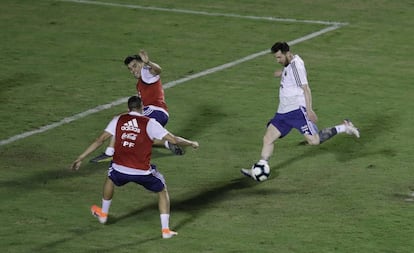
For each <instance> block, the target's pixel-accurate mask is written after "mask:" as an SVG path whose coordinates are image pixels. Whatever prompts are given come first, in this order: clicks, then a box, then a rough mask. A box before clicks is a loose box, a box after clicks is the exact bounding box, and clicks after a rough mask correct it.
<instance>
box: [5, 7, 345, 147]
mask: <svg viewBox="0 0 414 253" xmlns="http://www.w3.org/2000/svg"><path fill="white" fill-rule="evenodd" d="M63 1H70V0H63ZM70 2H89V1H76V0H73V1H70ZM93 3H96V2H93ZM107 5H110V4H107ZM157 9H158V8H157ZM163 10H164V9H163ZM165 10H167V9H165ZM194 14H195V13H194ZM343 25H344V24H339V23H335V25H332V26H329V27H326V28H324V29H322V30H319V31H317V32H313V33H310V34H308V35H305V36H303V37H300V38H298V39H295V40H292V41H289V42H288V44H290V45H295V44H298V43H300V42H303V41H306V40H310V39H312V38H315V37H317V36H320V35H322V34H324V33H327V32H330V31H333V30H336V29H338V28H340V27H342V26H343ZM268 53H269V50H268V49H267V50H264V51H261V52H258V53H254V54H251V55H248V56H246V57H243V58H241V59H238V60H235V61H232V62H229V63H225V64H223V65H220V66H217V67H214V68H210V69H207V70H204V71H201V72H199V73H196V74H193V75H189V76H187V77H184V78H181V79H178V80H175V81H172V82H168V83H166V84H164V85H163V87H164V89H168V88H171V87H174V86H176V85H178V84H181V83H184V82H187V81H190V80H193V79H196V78H199V77H202V76H206V75H209V74H212V73H215V72H218V71H221V70H224V69H227V68H230V67H233V66H236V65H238V64H240V63H243V62H246V61H249V60H252V59H254V58H257V57H259V56H262V55H265V54H268ZM127 100H128V97H124V98H120V99H117V100H115V101H113V102H111V103H108V104H104V105H99V106H97V107H95V108H92V109H89V110H87V111H84V112H81V113H78V114H75V115H73V116H70V117H66V118H64V119H62V120H60V121H58V122H55V123H52V124H49V125H46V126H42V127H40V128H38V129H35V130H32V131H28V132H24V133H21V134H18V135H15V136H12V137H10V138H8V139H4V140H1V141H0V146H3V145H6V144H9V143H12V142H15V141H17V140H20V139H24V138H26V137H29V136H32V135H35V134H39V133H43V132H46V131H48V130H51V129H53V128H56V127H59V126H62V125H64V124H67V123H70V122H72V121H75V120H78V119H81V118H84V117H86V116H89V115H91V114H94V113H97V112H101V111H103V110H106V109H109V108H112V107H114V106H117V105H120V104H123V103H126V102H127Z"/></svg>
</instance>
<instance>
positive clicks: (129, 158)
mask: <svg viewBox="0 0 414 253" xmlns="http://www.w3.org/2000/svg"><path fill="white" fill-rule="evenodd" d="M105 131H106V132H108V133H110V134H111V135H112V136H114V137H115V146H114V148H115V153H114V155H113V160H112V161H113V163H112V168H113V169H115V170H117V171H119V172H122V173H124V174H129V175H148V174H150V173H151V171H150V168H151V166H150V161H151V153H152V144H153V141H154V139H158V140H161V139H162V138H163V137H164V136H165V135H167V134H168V131H167V130H166V129H165V128H164V127H162V126H161V125H160V123H158V122H157V121H156V120H154V119H151V118H148V117H146V116H143V115H141V114H139V113H137V112H129V113H127V114H122V115H119V116H116V117H114V118H113V119H112V121H111V122H110V123H109V124H108V126H107V127H106V129H105Z"/></svg>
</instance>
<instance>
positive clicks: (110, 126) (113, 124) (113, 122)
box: [105, 116, 119, 136]
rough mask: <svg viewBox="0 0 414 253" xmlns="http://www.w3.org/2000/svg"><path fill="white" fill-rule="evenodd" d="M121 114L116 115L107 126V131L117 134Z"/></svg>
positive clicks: (113, 134)
mask: <svg viewBox="0 0 414 253" xmlns="http://www.w3.org/2000/svg"><path fill="white" fill-rule="evenodd" d="M118 119H119V116H115V117H114V118H113V119H112V120H111V122H109V124H108V125H107V126H106V128H105V132H107V133H110V134H111V135H112V136H115V131H116V124H117V123H118Z"/></svg>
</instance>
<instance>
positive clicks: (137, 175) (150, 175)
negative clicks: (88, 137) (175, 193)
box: [71, 96, 199, 238]
mask: <svg viewBox="0 0 414 253" xmlns="http://www.w3.org/2000/svg"><path fill="white" fill-rule="evenodd" d="M142 107H143V105H142V100H141V98H140V97H138V96H132V97H130V98H129V99H128V108H129V112H128V113H125V114H121V115H118V116H116V117H114V118H113V119H112V121H111V122H110V123H109V124H108V126H107V127H106V129H105V131H104V132H103V133H102V134H101V135H100V136H99V137H98V138H97V139H96V140H95V141H94V142H93V143H92V144H91V145H90V146H89V147H88V148H87V149H86V150H85V151H84V152H83V153H82V154H81V155H79V157H78V158H77V159H76V160H75V161H74V162H73V164H72V166H71V169H72V170H78V169H79V167H80V165H81V163H82V160H83V159H85V157H86V156H88V155H89V154H90V153H92V152H93V151H95V150H96V149H97V148H99V147H100V146H101V145H102V144H103V143H104V142H105V141H106V140H107V139H109V138H111V137H113V139H114V140H115V145H114V151H115V152H114V154H113V159H112V162H111V164H110V166H109V170H108V177H107V178H106V181H105V183H104V190H103V198H102V207H98V206H96V205H93V206H92V207H91V212H92V214H93V215H94V216H95V217H97V218H98V220H99V222H100V223H106V221H107V218H108V212H109V207H110V205H111V201H112V197H113V194H114V188H115V186H123V185H125V184H127V183H129V182H134V183H137V184H140V185H142V186H143V187H144V188H145V189H147V190H149V191H152V192H156V193H158V196H159V200H158V206H159V211H160V219H161V230H162V237H163V238H171V237H172V236H174V235H177V233H176V232H174V231H172V230H170V228H169V217H170V200H169V195H168V191H167V186H166V182H165V179H164V177H163V175H162V174H161V173H160V172H159V171H158V170H157V169H156V166H155V165H153V164H150V161H151V153H152V145H153V142H154V140H163V141H169V142H171V143H172V144H175V145H177V144H179V145H183V146H192V147H193V148H198V146H199V145H198V142H196V141H190V140H187V139H185V138H182V137H179V136H175V135H174V134H172V133H170V132H168V130H167V129H165V128H164V127H163V126H162V125H161V124H160V123H159V122H157V121H156V120H154V119H152V118H149V117H147V116H144V115H143V111H142V109H143V108H142Z"/></svg>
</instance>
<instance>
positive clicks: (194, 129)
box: [0, 104, 227, 190]
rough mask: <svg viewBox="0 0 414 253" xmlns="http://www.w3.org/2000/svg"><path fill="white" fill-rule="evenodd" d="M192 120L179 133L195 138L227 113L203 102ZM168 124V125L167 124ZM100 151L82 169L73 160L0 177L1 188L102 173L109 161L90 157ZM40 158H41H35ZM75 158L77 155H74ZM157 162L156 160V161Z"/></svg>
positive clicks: (157, 154)
mask: <svg viewBox="0 0 414 253" xmlns="http://www.w3.org/2000/svg"><path fill="white" fill-rule="evenodd" d="M192 115H194V116H192V118H191V120H187V121H186V122H185V124H184V125H183V126H182V128H181V130H179V131H176V132H177V133H174V134H177V135H182V136H183V137H185V138H190V139H191V138H193V137H196V136H197V135H198V134H199V133H202V132H203V131H204V129H206V128H208V127H209V126H212V125H214V124H218V123H219V122H220V121H221V120H222V119H223V118H224V117H226V116H227V115H226V114H225V113H224V112H222V111H220V107H218V106H212V105H209V104H205V105H203V104H201V105H198V106H197V107H195V108H194V113H192ZM167 126H168V125H167ZM180 133H182V134H180ZM84 148H86V146H85V147H84ZM81 151H83V148H80V151H79V152H81ZM28 152H30V151H27V150H23V151H22V153H21V154H20V155H21V156H22V158H20V160H22V161H25V160H28V159H29V160H30V157H29V158H28ZM36 154H37V153H36V152H33V155H36ZM97 154H98V153H96V152H95V153H93V154H91V155H90V156H89V157H88V158H87V159H85V160H84V161H83V163H82V166H81V169H80V171H77V172H74V171H70V170H69V167H70V165H71V162H72V161H69V162H68V165H67V168H61V169H57V170H56V169H53V170H47V171H41V172H38V173H36V174H34V173H30V174H28V175H26V176H25V175H22V176H21V177H19V178H17V179H14V180H1V179H0V183H1V184H0V188H7V189H16V188H21V187H24V188H26V190H27V189H30V190H34V189H36V188H39V187H43V186H45V185H47V184H48V183H49V182H50V181H52V180H59V179H63V178H73V177H85V176H88V175H92V174H96V173H102V169H104V170H106V169H107V168H108V166H109V162H102V163H89V159H92V158H93V157H94V156H95V155H97ZM12 155H13V157H16V159H19V157H18V156H19V154H16V153H13V154H12ZM171 156H176V155H174V154H173V153H171V151H169V150H167V149H164V148H162V147H155V148H153V154H152V159H161V158H163V157H171ZM35 159H39V158H35ZM42 159H43V160H44V161H47V160H48V159H47V158H45V157H42ZM74 159H75V157H74ZM177 159H180V156H178V157H177ZM155 163H156V162H155Z"/></svg>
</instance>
